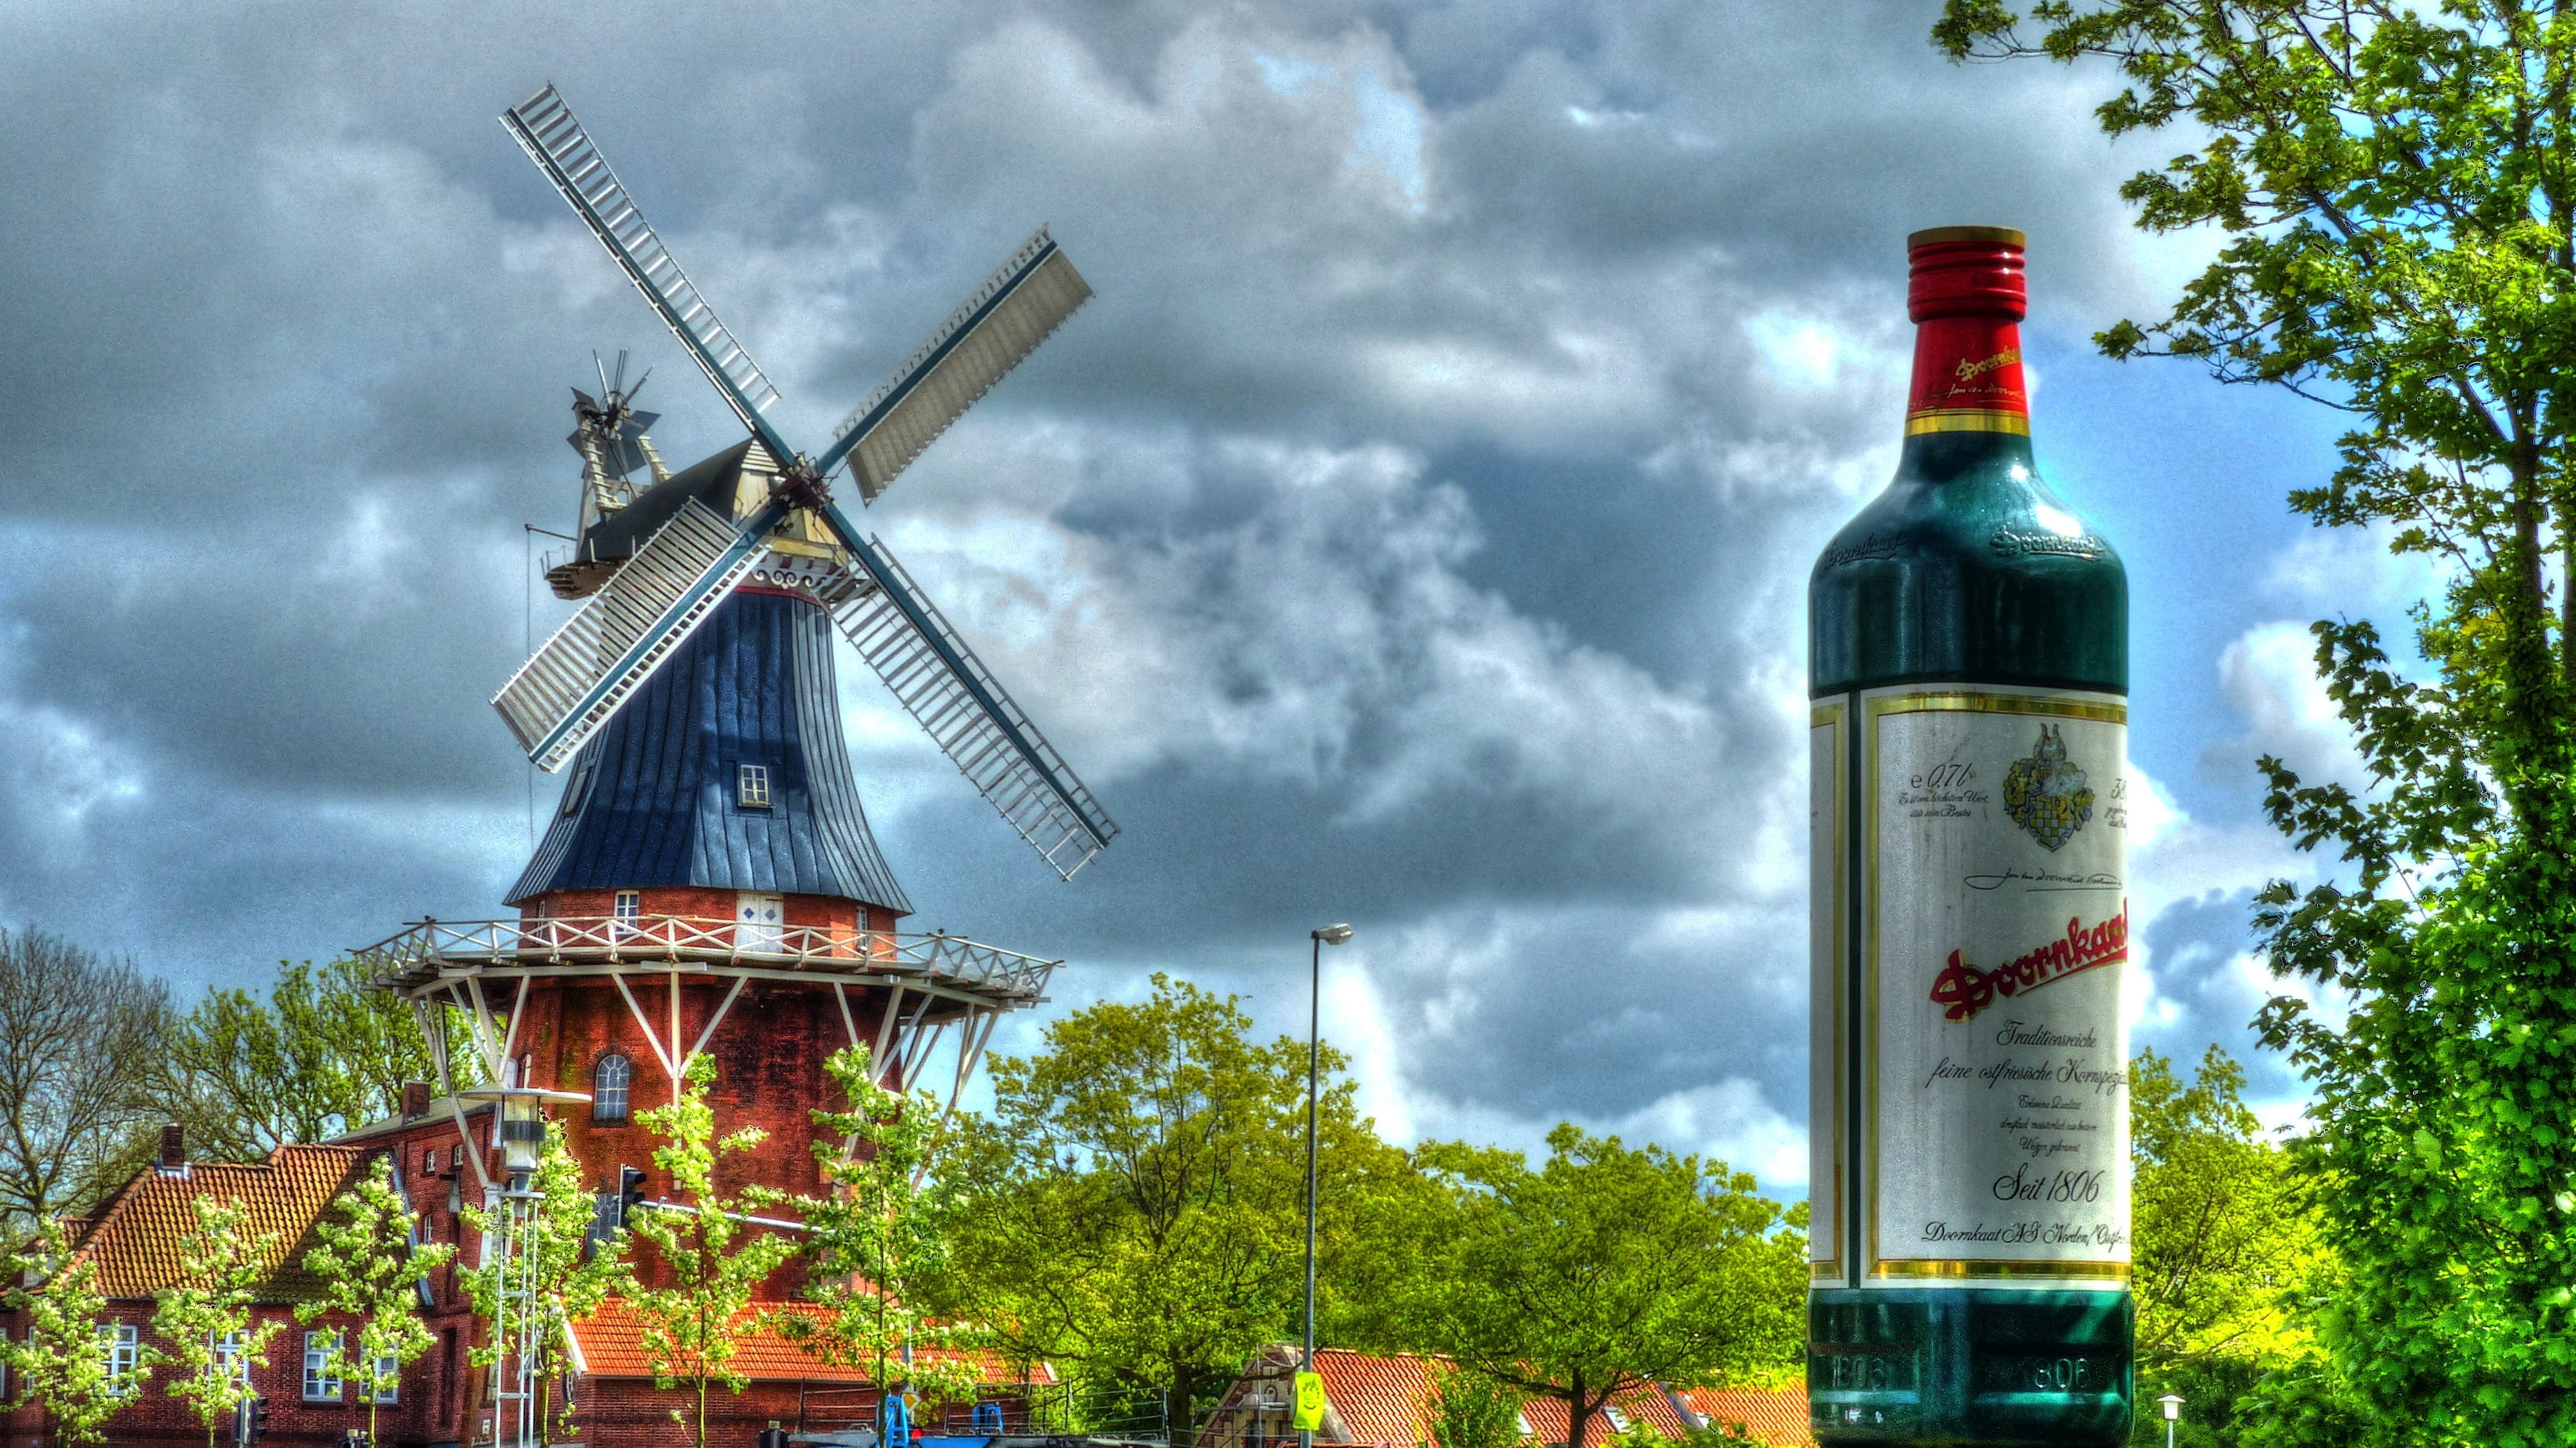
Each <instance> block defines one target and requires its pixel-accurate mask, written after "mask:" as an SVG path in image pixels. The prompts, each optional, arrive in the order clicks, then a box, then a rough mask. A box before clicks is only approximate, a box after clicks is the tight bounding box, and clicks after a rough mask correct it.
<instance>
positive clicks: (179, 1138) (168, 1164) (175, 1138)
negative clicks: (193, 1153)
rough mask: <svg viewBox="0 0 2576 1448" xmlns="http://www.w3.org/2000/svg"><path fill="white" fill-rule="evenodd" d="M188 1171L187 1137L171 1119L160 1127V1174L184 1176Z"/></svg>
mask: <svg viewBox="0 0 2576 1448" xmlns="http://www.w3.org/2000/svg"><path fill="white" fill-rule="evenodd" d="M187 1172H188V1137H187V1133H186V1132H185V1131H183V1130H181V1129H180V1126H179V1123H177V1122H175V1121H173V1122H171V1123H170V1124H169V1125H167V1126H164V1127H162V1128H161V1174H162V1175H164V1176H185V1175H187Z"/></svg>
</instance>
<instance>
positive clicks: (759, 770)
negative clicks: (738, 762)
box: [740, 764, 769, 809]
mask: <svg viewBox="0 0 2576 1448" xmlns="http://www.w3.org/2000/svg"><path fill="white" fill-rule="evenodd" d="M740 798H741V800H742V807H743V808H744V809H767V808H769V766H768V765H766V764H746V765H744V766H743V767H742V789H741V795H740Z"/></svg>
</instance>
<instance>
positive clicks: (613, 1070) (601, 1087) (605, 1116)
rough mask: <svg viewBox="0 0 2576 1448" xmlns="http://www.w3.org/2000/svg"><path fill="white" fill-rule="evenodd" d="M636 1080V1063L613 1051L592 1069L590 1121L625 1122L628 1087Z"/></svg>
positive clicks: (601, 1058) (600, 1059)
mask: <svg viewBox="0 0 2576 1448" xmlns="http://www.w3.org/2000/svg"><path fill="white" fill-rule="evenodd" d="M634 1078H635V1063H634V1062H632V1061H629V1060H627V1059H626V1057H625V1056H623V1055H621V1054H619V1053H618V1052H615V1051H611V1052H609V1053H608V1054H607V1055H605V1056H602V1057H600V1058H599V1064H598V1065H596V1066H593V1067H591V1068H590V1119H591V1120H593V1121H624V1120H625V1119H626V1086H627V1083H628V1082H630V1081H632V1080H633V1079H634Z"/></svg>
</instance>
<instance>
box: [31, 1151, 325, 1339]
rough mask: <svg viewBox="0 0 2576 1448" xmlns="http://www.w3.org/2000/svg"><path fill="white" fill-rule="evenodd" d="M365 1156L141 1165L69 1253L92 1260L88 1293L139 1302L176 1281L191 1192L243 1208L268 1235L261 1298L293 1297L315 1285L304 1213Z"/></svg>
mask: <svg viewBox="0 0 2576 1448" xmlns="http://www.w3.org/2000/svg"><path fill="white" fill-rule="evenodd" d="M368 1155H369V1153H367V1152H365V1151H362V1150H360V1149H358V1148H355V1147H347V1146H281V1147H279V1148H277V1149H276V1150H275V1151H272V1152H270V1153H269V1154H268V1160H266V1161H264V1162H258V1163H253V1164H241V1163H230V1162H209V1161H199V1162H190V1163H189V1164H188V1166H187V1169H186V1171H185V1172H184V1173H182V1174H172V1175H164V1174H163V1173H162V1171H161V1169H160V1168H159V1167H157V1166H156V1167H146V1168H145V1169H144V1170H143V1171H141V1172H139V1173H137V1174H136V1175H135V1177H134V1179H133V1180H132V1181H129V1182H127V1183H126V1184H125V1186H124V1187H123V1189H121V1190H119V1191H118V1192H117V1194H116V1195H115V1196H114V1197H112V1198H110V1199H109V1200H108V1204H107V1206H106V1208H105V1209H104V1210H102V1211H101V1212H100V1213H99V1214H98V1216H97V1217H96V1218H94V1219H92V1221H91V1222H90V1225H89V1230H88V1231H86V1232H84V1233H82V1234H81V1236H80V1238H79V1245H78V1246H77V1247H76V1248H75V1249H74V1253H73V1256H74V1259H75V1260H84V1259H85V1260H88V1261H92V1262H95V1263H97V1264H98V1290H99V1293H100V1295H101V1296H104V1297H106V1298H108V1299H110V1300H117V1299H126V1300H132V1299H136V1298H147V1297H150V1296H151V1295H152V1294H153V1293H155V1292H158V1291H160V1290H161V1289H162V1288H164V1287H168V1286H170V1285H171V1284H173V1283H175V1282H177V1281H178V1280H179V1278H180V1274H181V1263H180V1260H179V1244H180V1241H181V1239H183V1238H184V1237H185V1236H186V1235H187V1234H188V1233H189V1231H191V1230H192V1229H194V1228H195V1226H196V1225H197V1213H196V1208H195V1205H194V1204H195V1202H196V1200H197V1199H198V1198H199V1197H211V1198H213V1199H215V1200H217V1201H225V1202H240V1203H242V1204H244V1205H245V1206H247V1207H249V1208H250V1222H249V1225H248V1230H249V1231H250V1233H251V1234H252V1235H253V1236H259V1235H261V1234H266V1235H268V1236H269V1237H270V1238H271V1241H270V1244H269V1250H268V1252H267V1254H266V1257H267V1267H268V1274H267V1279H266V1282H265V1284H264V1285H263V1287H262V1288H261V1291H260V1300H261V1301H263V1302H300V1301H303V1300H305V1299H306V1298H308V1297H309V1296H311V1295H312V1293H313V1291H314V1290H315V1287H316V1284H315V1283H314V1282H313V1281H312V1280H311V1279H310V1278H309V1277H308V1276H306V1274H305V1272H304V1269H303V1268H302V1267H300V1266H296V1265H294V1264H295V1263H297V1262H299V1261H301V1260H302V1258H303V1255H304V1251H305V1249H306V1246H307V1245H308V1244H307V1242H306V1238H308V1237H309V1236H311V1235H312V1230H313V1222H314V1219H315V1218H317V1217H319V1216H321V1215H322V1213H323V1211H324V1209H326V1208H328V1207H329V1206H330V1205H331V1202H332V1199H333V1198H335V1197H337V1196H339V1194H340V1193H341V1192H342V1191H343V1190H344V1189H346V1188H347V1186H348V1184H349V1179H350V1178H351V1177H352V1176H354V1175H356V1174H357V1170H358V1167H359V1165H360V1163H362V1162H364V1161H365V1160H366V1159H367V1157H368Z"/></svg>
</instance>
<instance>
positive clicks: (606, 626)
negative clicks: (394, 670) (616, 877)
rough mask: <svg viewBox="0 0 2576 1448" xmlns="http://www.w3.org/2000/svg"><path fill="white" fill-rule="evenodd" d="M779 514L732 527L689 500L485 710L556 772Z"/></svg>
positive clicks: (658, 662) (756, 553)
mask: <svg viewBox="0 0 2576 1448" xmlns="http://www.w3.org/2000/svg"><path fill="white" fill-rule="evenodd" d="M781 511H783V510H781V509H778V508H776V507H774V506H773V507H772V508H770V509H768V510H766V511H764V512H763V513H762V514H761V515H760V517H758V518H755V519H753V520H752V522H753V524H755V525H757V526H746V527H744V528H742V529H739V530H738V529H736V528H735V527H734V525H733V524H732V523H730V522H728V521H727V520H725V519H723V518H720V517H717V516H716V515H715V513H714V512H712V511H710V510H709V509H708V508H706V507H705V506H703V505H701V504H699V503H698V502H696V501H694V500H692V501H690V502H689V503H686V504H684V505H683V506H682V507H681V509H680V511H679V512H677V513H675V514H673V515H672V517H671V521H670V522H668V523H665V524H663V525H662V526H661V527H660V528H658V529H656V530H655V531H654V534H653V536H652V537H651V538H649V539H647V540H646V541H645V544H644V546H643V547H641V548H639V549H637V550H636V551H635V556H634V557H633V558H631V559H629V560H627V563H626V566H625V567H623V568H621V569H619V570H618V571H617V574H616V576H615V577H613V578H611V579H609V580H608V583H607V584H606V586H604V587H602V588H601V589H600V591H599V593H598V595H597V596H596V597H594V598H592V599H591V600H590V601H589V602H588V603H585V604H583V605H582V606H581V608H580V609H579V610H578V611H577V612H575V613H574V614H573V616H572V617H571V618H569V619H567V620H565V622H564V626H563V627H562V628H559V629H557V630H555V634H554V637H552V638H550V639H547V640H546V643H545V647H543V648H541V649H538V650H537V651H536V652H535V653H534V654H531V655H529V657H528V661H527V662H526V663H524V664H521V665H520V666H519V671H518V672H517V673H515V674H512V675H511V676H510V682H509V683H507V684H504V685H502V686H501V692H500V693H498V694H495V695H493V696H492V707H493V708H495V709H498V710H499V711H501V718H502V719H503V720H505V721H506V722H507V723H508V724H509V726H510V732H511V733H513V734H515V735H517V736H518V738H519V743H520V745H521V746H522V747H523V748H525V749H526V750H527V751H528V757H529V758H530V759H532V760H535V761H536V763H537V765H538V767H539V768H541V769H544V770H546V771H547V772H548V773H552V772H553V771H555V770H558V769H561V768H563V767H564V765H565V764H566V763H567V762H569V761H570V760H571V759H572V757H573V755H574V754H575V753H576V752H578V751H579V750H580V749H581V746H582V745H583V744H585V743H587V742H588V741H589V739H590V736H591V735H593V734H596V733H598V732H599V730H600V728H601V726H603V725H605V724H606V723H607V722H608V720H609V718H610V716H612V715H614V714H615V713H616V712H617V710H618V706H620V705H622V704H624V703H625V702H626V700H627V698H628V697H629V696H630V695H632V694H633V693H634V692H635V691H636V690H637V689H640V688H642V687H643V686H644V681H645V680H647V679H649V678H651V677H653V671H654V670H656V669H658V668H660V667H661V666H662V664H663V662H664V661H665V660H667V659H668V658H670V656H671V651H672V650H674V649H676V648H678V647H679V646H680V644H681V642H682V641H683V640H685V639H687V638H688V636H689V635H690V634H692V633H695V632H696V631H697V628H698V625H700V624H702V623H704V622H706V620H707V615H708V614H711V613H713V612H714V611H715V607H716V605H717V604H719V603H721V602H723V601H724V596H725V595H726V594H727V593H730V592H732V591H733V586H734V585H735V584H736V583H739V582H741V581H742V577H743V575H744V574H746V573H749V572H750V571H751V567H752V565H753V564H754V563H756V562H758V561H759V559H760V555H761V552H762V549H761V547H760V546H759V545H760V542H761V540H762V539H763V538H765V537H767V536H768V533H769V529H770V527H771V526H773V525H775V524H776V522H777V521H778V514H779V513H780V512H781Z"/></svg>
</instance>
